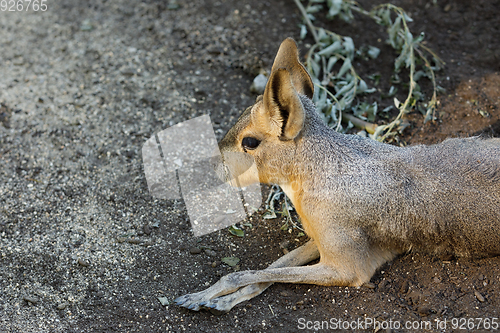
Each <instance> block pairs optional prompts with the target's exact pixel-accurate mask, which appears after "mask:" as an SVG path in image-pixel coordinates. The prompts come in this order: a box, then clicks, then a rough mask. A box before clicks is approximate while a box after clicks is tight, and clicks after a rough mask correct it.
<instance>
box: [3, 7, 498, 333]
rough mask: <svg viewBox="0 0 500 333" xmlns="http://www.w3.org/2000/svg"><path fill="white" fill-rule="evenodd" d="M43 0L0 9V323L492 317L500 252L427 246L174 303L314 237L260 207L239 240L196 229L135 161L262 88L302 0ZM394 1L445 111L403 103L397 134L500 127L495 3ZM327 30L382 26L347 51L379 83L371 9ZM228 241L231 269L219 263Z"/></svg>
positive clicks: (386, 58) (247, 323)
mask: <svg viewBox="0 0 500 333" xmlns="http://www.w3.org/2000/svg"><path fill="white" fill-rule="evenodd" d="M381 2H382V1H360V3H361V5H362V6H364V7H365V8H370V7H371V6H372V5H374V4H377V3H381ZM47 3H48V10H47V11H45V12H40V11H38V12H33V11H32V10H30V11H28V12H8V11H0V50H1V52H0V103H1V106H0V122H1V124H0V161H1V164H0V165H1V167H0V290H1V291H0V332H2V333H3V332H182V331H186V332H215V331H217V332H243V331H244V332H263V331H267V332H296V331H300V330H301V328H310V329H305V330H308V331H311V330H313V326H314V324H315V323H314V322H315V321H328V322H329V323H331V322H332V320H333V322H338V321H339V320H341V321H349V322H351V321H357V320H363V321H364V320H365V319H373V320H378V321H380V322H382V321H385V322H392V323H393V327H392V329H391V328H390V327H389V328H387V327H383V328H382V331H393V332H400V331H401V332H403V331H416V327H417V326H419V325H421V327H423V331H430V332H438V331H446V332H450V331H458V330H459V329H458V328H457V329H453V327H452V324H453V323H455V324H459V325H462V324H464V322H466V323H465V325H463V326H461V327H465V328H467V327H469V328H470V327H471V326H467V325H470V320H471V319H472V320H473V325H476V326H472V327H475V328H477V325H478V324H479V321H478V320H476V319H474V318H483V319H485V320H486V319H487V318H489V320H490V321H489V322H490V323H493V322H495V320H494V319H492V318H500V313H499V311H500V310H499V309H500V300H499V298H498V294H499V292H500V267H499V264H500V257H496V258H489V259H481V260H470V259H456V258H432V257H430V256H427V255H422V254H418V253H411V254H407V255H405V256H402V257H400V258H397V259H396V260H394V261H393V262H392V263H390V264H387V265H386V266H384V267H383V268H382V270H381V271H380V272H378V273H377V274H376V275H375V276H374V277H373V278H372V280H371V283H370V284H369V285H368V286H366V287H361V288H339V287H320V286H309V285H290V284H277V285H274V286H272V287H271V288H269V289H268V290H267V291H266V292H265V293H264V294H262V295H260V296H259V297H256V298H254V299H252V300H250V301H247V302H245V303H242V304H240V305H238V306H237V307H236V308H234V309H233V310H232V311H231V312H230V313H228V314H225V315H222V316H215V315H212V314H211V313H209V312H204V311H202V312H191V311H188V310H185V309H182V308H179V307H177V306H175V305H174V304H172V301H173V299H175V298H176V297H177V296H180V295H183V294H185V293H188V292H194V291H198V290H201V289H204V288H206V287H207V286H209V285H211V284H213V283H214V282H216V281H217V280H218V279H219V278H220V277H221V276H222V275H225V274H227V273H230V272H232V271H234V270H238V269H239V270H246V269H262V268H265V267H266V266H267V265H269V264H270V263H271V262H273V261H274V260H276V259H277V258H278V257H279V256H281V255H283V252H284V248H286V249H287V250H292V249H293V248H295V247H297V246H298V245H300V244H302V243H303V242H304V241H306V236H302V237H299V236H298V230H296V229H293V230H292V229H290V230H289V231H286V230H285V231H283V230H281V229H280V227H281V226H282V225H283V224H284V220H282V219H281V218H280V219H275V220H262V219H261V217H260V216H261V214H262V211H261V212H260V213H257V214H255V215H253V216H252V217H251V219H250V221H249V222H251V223H252V225H253V228H250V227H244V228H245V232H246V235H245V237H241V238H240V237H235V236H232V235H230V234H229V233H228V230H227V229H225V230H221V231H219V232H215V233H212V234H209V235H206V236H202V237H198V238H195V237H193V236H192V234H191V233H190V225H189V220H188V217H187V213H186V210H185V206H184V203H183V202H182V201H180V200H178V201H163V200H156V199H154V198H152V197H151V196H150V195H149V193H148V189H147V184H146V179H145V176H144V172H143V168H142V158H141V149H142V145H143V144H144V142H145V141H146V140H147V139H149V138H150V137H151V136H152V135H154V134H155V133H158V132H159V131H161V130H163V129H165V128H167V127H168V126H171V125H173V124H176V123H179V122H182V121H184V120H187V119H190V118H192V117H195V116H199V115H202V114H207V113H210V116H211V119H212V122H213V124H214V127H215V129H216V134H217V136H218V138H220V137H221V136H222V135H223V133H224V132H225V131H226V130H227V129H229V127H230V126H231V124H232V123H234V121H235V118H236V117H237V116H238V115H239V113H240V112H241V111H242V110H244V108H245V107H246V106H248V105H250V104H251V103H252V102H253V100H254V99H255V96H253V95H252V94H251V93H250V90H249V87H250V83H251V81H252V79H253V77H254V76H255V75H256V74H257V73H258V72H259V70H261V69H269V67H270V66H271V64H272V59H273V57H274V54H275V52H276V50H277V48H278V46H279V43H280V42H281V41H282V40H283V39H284V38H285V37H288V36H291V37H294V38H295V39H297V40H298V37H299V36H298V33H299V28H298V24H299V23H300V20H301V18H300V14H299V12H298V10H297V9H296V7H295V5H294V3H293V1H291V0H286V1H285V0H277V1H271V0H270V1H255V0H240V1H227V0H219V1H217V0H200V1H187V2H182V1H178V2H175V1H154V0H146V1H142V2H140V1H131V0H124V1H113V0H108V1H105V0H91V1H85V2H83V1H71V0H62V1H57V3H56V2H55V1H48V2H47ZM393 3H395V4H397V5H399V6H401V7H403V8H404V9H405V10H406V11H407V12H408V13H410V15H411V16H412V18H413V19H414V22H413V23H411V26H410V28H411V29H412V30H413V31H416V32H420V31H424V32H425V33H426V41H427V46H429V47H430V48H432V49H433V50H435V51H436V52H437V53H438V55H439V56H440V57H442V59H443V60H444V61H445V62H446V67H445V68H444V69H443V70H442V71H440V72H438V73H437V80H438V83H439V85H440V86H442V87H443V88H445V89H446V92H445V93H442V94H441V95H440V96H439V101H440V104H439V107H438V110H437V112H438V116H439V121H437V122H435V123H427V124H423V122H422V117H421V116H420V115H419V114H417V113H414V114H410V115H409V116H408V119H409V120H410V121H411V124H412V126H411V127H410V128H407V129H406V132H405V133H404V135H403V136H402V140H403V141H404V142H405V143H407V144H415V143H436V142H439V141H442V140H443V139H444V138H446V137H451V136H455V137H456V136H470V135H475V134H481V133H484V134H485V135H494V136H500V74H499V71H500V65H499V63H500V39H499V38H498V36H500V19H499V17H500V16H499V14H500V1H492V0H490V1H488V0H476V1H473V2H471V1H465V0H461V1H448V0H446V1H442V0H438V1H437V3H436V4H434V2H433V1H431V0H427V1H424V0H401V1H393ZM327 27H328V28H329V29H330V30H333V31H336V32H338V33H340V34H343V35H349V36H352V37H353V39H354V42H355V44H356V45H357V46H361V45H373V44H374V43H375V42H374V41H377V40H379V41H378V42H376V45H375V46H377V47H380V48H381V50H382V52H381V55H380V56H379V58H377V60H376V61H374V62H370V63H365V62H363V61H360V62H359V63H356V64H355V65H356V66H357V68H358V69H359V73H360V74H361V75H362V76H367V75H370V74H373V73H380V74H381V75H382V79H381V83H380V87H379V88H380V89H387V88H388V85H389V84H388V82H389V80H390V73H391V72H392V67H391V61H392V60H391V59H393V56H394V54H393V53H392V51H391V50H390V48H389V47H388V46H385V44H384V39H385V38H384V33H383V30H382V29H379V28H378V27H375V26H374V25H373V23H372V22H371V21H370V20H368V19H364V18H358V19H357V20H356V21H355V23H353V24H351V25H348V24H345V23H342V22H329V23H327ZM307 43H311V40H310V39H306V40H305V41H304V42H301V43H300V44H299V46H300V47H301V49H302V51H303V52H302V53H304V51H305V50H306V49H307V45H306V44H307ZM368 83H369V84H370V82H368ZM379 102H380V103H381V105H389V104H390V103H392V101H391V99H387V100H380V101H379ZM194 248H197V249H202V250H203V251H201V253H199V254H192V253H193V252H196V251H193V250H194ZM227 256H236V257H238V258H240V263H239V264H238V266H236V267H229V266H227V265H225V264H222V263H221V261H220V260H221V258H222V257H227ZM158 297H165V298H166V299H167V301H168V302H169V303H170V304H168V305H166V306H164V305H162V304H161V303H160V301H159V299H158ZM453 318H455V319H454V320H456V321H452V320H453ZM445 319H446V320H447V322H446V324H447V326H446V327H443V326H438V325H439V322H440V321H441V325H442V324H443V321H444V320H445ZM497 320H498V321H500V319H497ZM396 322H399V323H400V324H401V326H403V325H405V323H406V322H409V323H410V325H416V326H413V329H407V328H405V327H397V325H396V324H395V323H396ZM427 323H429V324H427ZM484 323H486V321H484ZM426 325H430V326H428V327H426ZM356 327H357V328H358V330H362V329H361V328H362V327H359V326H356ZM481 327H484V326H481ZM491 327H494V326H491ZM330 328H332V327H330ZM325 330H326V329H325ZM473 330H476V331H477V329H473ZM368 331H374V329H373V327H370V328H369V329H368Z"/></svg>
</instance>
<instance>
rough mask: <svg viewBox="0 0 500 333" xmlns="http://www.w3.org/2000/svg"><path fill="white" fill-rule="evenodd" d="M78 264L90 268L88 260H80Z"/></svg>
mask: <svg viewBox="0 0 500 333" xmlns="http://www.w3.org/2000/svg"><path fill="white" fill-rule="evenodd" d="M78 264H79V265H80V266H83V267H89V266H90V262H89V261H88V260H85V259H82V258H80V259H78Z"/></svg>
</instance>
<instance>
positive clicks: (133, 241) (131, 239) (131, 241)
mask: <svg viewBox="0 0 500 333" xmlns="http://www.w3.org/2000/svg"><path fill="white" fill-rule="evenodd" d="M128 242H129V243H130V244H141V243H142V241H141V240H140V239H137V238H130V239H129V240H128Z"/></svg>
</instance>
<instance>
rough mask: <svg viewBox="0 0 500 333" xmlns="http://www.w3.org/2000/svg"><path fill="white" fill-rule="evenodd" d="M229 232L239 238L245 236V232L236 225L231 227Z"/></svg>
mask: <svg viewBox="0 0 500 333" xmlns="http://www.w3.org/2000/svg"><path fill="white" fill-rule="evenodd" d="M229 232H230V233H231V234H232V235H235V236H238V237H243V236H245V232H244V231H243V230H241V229H240V228H238V227H237V226H235V225H232V226H230V227H229Z"/></svg>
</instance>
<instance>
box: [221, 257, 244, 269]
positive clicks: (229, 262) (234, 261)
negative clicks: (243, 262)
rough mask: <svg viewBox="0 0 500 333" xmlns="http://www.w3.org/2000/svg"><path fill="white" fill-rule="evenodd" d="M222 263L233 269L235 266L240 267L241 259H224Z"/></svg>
mask: <svg viewBox="0 0 500 333" xmlns="http://www.w3.org/2000/svg"><path fill="white" fill-rule="evenodd" d="M220 261H222V262H223V263H225V264H226V265H228V266H231V267H233V266H236V265H238V263H239V262H240V258H238V257H224V258H222V259H221V260H220Z"/></svg>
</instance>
